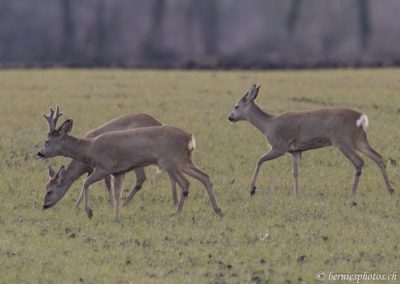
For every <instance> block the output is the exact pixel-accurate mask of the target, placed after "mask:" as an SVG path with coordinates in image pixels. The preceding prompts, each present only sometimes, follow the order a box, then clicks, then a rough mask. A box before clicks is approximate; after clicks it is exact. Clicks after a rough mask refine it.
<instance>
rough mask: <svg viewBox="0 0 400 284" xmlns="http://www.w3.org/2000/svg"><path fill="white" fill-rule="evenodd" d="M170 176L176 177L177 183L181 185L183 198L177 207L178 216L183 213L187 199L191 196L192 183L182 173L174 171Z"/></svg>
mask: <svg viewBox="0 0 400 284" xmlns="http://www.w3.org/2000/svg"><path fill="white" fill-rule="evenodd" d="M170 174H171V175H172V176H173V177H174V179H175V180H176V182H177V183H178V184H179V186H180V188H181V197H180V198H179V202H178V206H177V207H176V212H175V214H176V215H178V214H179V213H181V211H182V208H183V204H184V203H185V199H186V198H187V197H188V195H189V190H188V189H189V186H190V183H189V181H188V180H187V179H186V178H185V177H184V176H183V174H182V173H181V172H180V171H172V172H170Z"/></svg>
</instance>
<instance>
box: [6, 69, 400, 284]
mask: <svg viewBox="0 0 400 284" xmlns="http://www.w3.org/2000/svg"><path fill="white" fill-rule="evenodd" d="M399 78H400V70H397V69H383V70H357V71H355V70H335V71H295V72H213V71H210V72H208V71H204V72H202V71H201V72H197V71H196V72H190V71H189V72H188V71H125V70H27V71H21V70H17V71H13V70H8V71H0V100H1V101H0V102H1V104H0V118H1V121H0V133H1V136H0V161H1V163H0V268H1V273H0V283H77V282H83V283H224V282H226V283H246V282H257V283H265V282H269V283H284V282H286V283H313V282H315V281H317V280H315V276H314V275H315V273H317V272H318V271H325V272H327V273H329V272H330V271H334V272H337V273H363V272H364V271H368V272H371V273H391V272H393V271H396V270H397V269H398V268H399V264H400V253H399V251H400V250H399V247H400V245H399V234H400V226H399V225H400V224H399V220H400V214H399V213H400V209H399V208H400V207H399V205H400V202H399V197H398V196H399V193H398V192H399V191H397V192H396V193H395V195H394V196H389V194H388V193H387V191H386V188H385V185H384V182H383V179H382V176H381V174H380V172H379V170H378V168H377V167H376V166H375V164H374V163H373V162H372V161H371V160H369V159H368V158H367V157H365V158H364V160H365V164H366V166H365V169H364V172H363V175H362V177H361V183H360V188H359V191H358V195H357V206H351V201H350V199H349V197H350V187H351V183H352V178H353V174H354V169H353V166H352V165H351V163H350V162H349V161H348V160H346V158H345V157H343V156H342V155H341V154H340V153H339V151H338V150H337V149H334V148H325V149H321V150H315V151H311V152H306V153H304V155H303V161H302V170H301V175H300V185H301V191H300V193H301V196H300V198H299V199H298V200H294V199H293V197H292V190H291V189H292V177H291V158H290V156H289V155H286V156H284V157H282V158H280V159H278V160H275V161H271V162H268V163H266V164H265V165H264V166H263V167H262V169H261V172H260V175H259V179H258V184H257V185H258V191H257V194H256V195H254V196H250V195H249V183H250V179H251V175H252V172H253V170H254V167H255V165H256V161H257V159H258V158H259V157H260V156H261V155H262V154H263V153H264V152H266V151H267V149H268V145H267V144H266V142H265V139H264V137H263V136H262V134H261V133H259V132H258V131H257V130H256V129H255V128H253V127H252V126H251V125H250V124H249V123H247V122H241V123H238V124H234V125H232V124H229V123H228V121H227V119H226V118H227V115H228V113H229V112H230V111H231V108H232V106H233V105H234V103H235V102H236V100H237V99H238V98H239V97H240V96H241V95H242V94H243V93H244V91H245V90H246V89H247V88H248V87H249V86H250V85H251V84H252V83H257V84H261V85H262V88H261V91H260V94H259V97H258V99H257V102H258V104H259V105H260V106H261V107H262V108H263V109H264V110H267V111H269V112H271V113H278V112H281V111H285V110H291V109H298V110H300V109H309V108H317V107H321V106H348V107H354V108H357V109H359V110H361V111H363V112H365V113H367V114H368V117H369V120H370V128H369V140H370V142H371V144H372V145H373V146H374V147H375V148H376V149H377V150H378V151H379V152H380V153H382V154H383V155H384V156H385V158H386V159H388V158H391V159H394V160H397V161H400V144H399V138H400V136H399V125H400V118H399V117H400V79H399ZM55 104H59V105H60V106H61V110H62V111H63V112H64V117H65V118H67V117H68V118H72V119H74V129H73V130H72V134H73V135H76V136H82V135H83V134H84V133H85V132H86V131H88V130H90V129H92V128H95V127H96V126H98V125H100V124H101V123H103V122H105V121H107V120H108V119H111V118H113V117H116V116H119V115H121V114H128V113H138V112H145V113H149V114H152V115H153V116H155V117H156V118H158V119H159V120H160V121H162V122H164V123H165V124H169V125H174V126H177V127H180V128H183V129H185V130H187V131H188V132H191V133H193V134H194V135H195V137H196V142H197V149H196V151H195V153H194V160H195V162H196V164H197V165H199V166H200V167H201V168H202V169H204V170H205V171H207V172H208V173H209V175H210V176H211V178H212V180H213V183H214V186H215V187H214V189H215V192H216V195H217V198H218V201H219V203H220V205H221V207H222V209H223V212H224V214H225V216H224V218H222V219H221V218H219V217H217V216H216V215H215V214H213V212H212V209H211V205H210V203H209V200H208V198H207V195H206V191H205V190H204V189H203V187H202V186H201V184H200V183H198V182H197V181H194V180H192V179H190V180H191V187H190V195H189V199H188V201H187V202H186V204H185V207H184V209H183V213H182V214H181V215H180V216H178V217H176V218H173V217H171V213H172V212H173V208H172V201H171V192H170V189H169V187H170V185H169V180H168V178H167V176H166V175H165V173H161V174H159V175H157V174H156V173H155V171H154V170H153V169H151V168H150V169H148V170H147V175H148V177H149V179H148V180H147V181H146V183H145V184H144V187H143V190H142V191H141V192H140V193H139V194H138V195H137V196H136V197H135V199H134V200H133V202H132V203H131V204H130V206H129V207H127V208H123V210H122V212H121V223H120V224H116V223H114V213H113V211H112V210H111V208H110V207H109V205H108V203H107V199H106V193H105V188H104V185H103V183H97V184H95V185H93V186H92V187H91V190H90V195H91V201H92V202H91V206H92V209H93V211H94V217H93V219H92V220H89V219H88V218H87V217H86V214H85V212H84V211H83V210H81V211H80V212H78V214H76V211H75V209H74V200H75V198H77V195H78V193H79V191H80V188H81V184H82V181H83V179H80V180H79V181H77V182H76V183H75V184H74V185H73V186H72V188H71V190H70V191H69V192H68V194H67V195H66V196H65V198H64V199H63V200H62V201H61V202H60V203H59V204H58V205H57V206H56V207H54V208H51V209H49V210H46V211H43V210H42V208H41V207H42V200H43V197H44V186H45V184H46V182H47V178H48V177H47V166H48V165H53V166H56V167H57V168H58V167H59V166H61V164H67V163H68V159H66V158H56V159H52V160H47V161H40V160H36V159H34V156H35V154H36V152H37V150H38V149H39V148H40V147H41V145H42V143H43V142H44V137H45V135H46V133H47V125H46V122H45V121H44V119H43V118H42V116H41V113H43V112H47V110H48V107H49V106H50V105H55ZM399 172H400V170H399V168H395V167H393V166H390V165H388V173H389V176H390V177H391V179H392V181H393V182H394V184H395V189H397V190H399V189H400V187H399V186H398V184H399V181H400V176H399ZM133 183H134V177H133V174H127V175H126V177H125V181H124V188H125V191H124V195H126V191H127V190H128V189H129V188H130V187H131V186H132V185H133ZM266 233H267V234H268V236H267V237H265V235H266Z"/></svg>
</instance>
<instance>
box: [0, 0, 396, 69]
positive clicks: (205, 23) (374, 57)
mask: <svg viewBox="0 0 400 284" xmlns="http://www.w3.org/2000/svg"><path fill="white" fill-rule="evenodd" d="M398 64H400V1H398V0H0V66H2V67H49V66H69V67H74V66H76V67H78V66H82V67H84V66H85V67H97V66H104V67H108V66H111V67H146V68H313V67H327V66H328V67H329V66H330V67H335V66H387V65H398Z"/></svg>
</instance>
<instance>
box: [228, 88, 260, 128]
mask: <svg viewBox="0 0 400 284" xmlns="http://www.w3.org/2000/svg"><path fill="white" fill-rule="evenodd" d="M260 87H261V86H258V87H256V85H253V86H251V88H250V89H249V90H248V91H247V92H246V94H244V96H243V97H242V98H241V99H240V100H239V101H238V102H237V103H236V105H235V106H234V108H233V110H232V112H231V114H230V115H229V117H228V120H229V121H231V122H237V121H240V120H247V119H248V114H249V112H250V108H251V105H252V104H253V103H254V100H255V99H256V98H257V95H258V91H259V90H260Z"/></svg>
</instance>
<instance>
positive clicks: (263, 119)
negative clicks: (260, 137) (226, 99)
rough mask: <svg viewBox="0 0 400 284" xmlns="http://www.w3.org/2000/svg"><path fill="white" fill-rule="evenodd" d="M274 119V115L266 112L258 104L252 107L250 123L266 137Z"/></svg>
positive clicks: (249, 117)
mask: <svg viewBox="0 0 400 284" xmlns="http://www.w3.org/2000/svg"><path fill="white" fill-rule="evenodd" d="M272 118H273V115H271V114H268V113H266V112H264V111H263V110H262V109H260V108H259V107H258V106H257V105H256V104H254V103H253V104H252V105H251V108H250V112H249V116H248V121H249V122H250V123H251V124H252V125H253V126H254V127H255V128H257V129H258V130H260V131H261V132H262V133H264V134H265V135H267V133H268V130H269V128H270V126H271V121H272Z"/></svg>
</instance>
